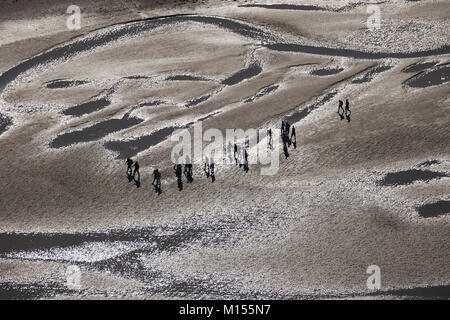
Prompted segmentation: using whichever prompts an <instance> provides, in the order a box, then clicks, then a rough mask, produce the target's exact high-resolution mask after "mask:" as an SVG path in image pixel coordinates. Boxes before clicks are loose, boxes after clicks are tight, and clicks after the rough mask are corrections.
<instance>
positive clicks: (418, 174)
mask: <svg viewBox="0 0 450 320" xmlns="http://www.w3.org/2000/svg"><path fill="white" fill-rule="evenodd" d="M443 177H449V176H448V175H447V174H445V173H441V172H435V171H430V170H417V169H411V170H405V171H399V172H390V173H388V174H386V176H385V177H384V178H383V179H382V180H381V181H380V182H379V183H380V185H382V186H402V185H407V184H411V183H413V182H415V181H430V180H432V179H439V178H443Z"/></svg>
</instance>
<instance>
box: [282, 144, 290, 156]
mask: <svg viewBox="0 0 450 320" xmlns="http://www.w3.org/2000/svg"><path fill="white" fill-rule="evenodd" d="M283 152H284V156H285V157H286V159H287V158H288V157H289V151H288V148H287V144H286V143H283Z"/></svg>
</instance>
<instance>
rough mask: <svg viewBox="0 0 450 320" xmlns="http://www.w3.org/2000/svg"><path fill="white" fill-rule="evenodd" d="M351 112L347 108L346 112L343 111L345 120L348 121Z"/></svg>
mask: <svg viewBox="0 0 450 320" xmlns="http://www.w3.org/2000/svg"><path fill="white" fill-rule="evenodd" d="M351 114H352V112H351V111H350V110H348V112H345V117H346V118H347V121H348V122H350V115H351Z"/></svg>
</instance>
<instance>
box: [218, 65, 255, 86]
mask: <svg viewBox="0 0 450 320" xmlns="http://www.w3.org/2000/svg"><path fill="white" fill-rule="evenodd" d="M261 72H262V68H261V66H260V65H259V64H258V63H252V64H251V65H249V66H248V67H247V68H245V69H242V70H240V71H238V72H236V73H235V74H233V75H231V76H230V77H228V78H227V79H225V80H223V81H222V84H224V85H227V86H233V85H235V84H238V83H240V82H242V81H244V80H246V79H250V78H253V77H256V76H257V75H258V74H260V73H261Z"/></svg>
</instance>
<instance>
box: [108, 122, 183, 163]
mask: <svg viewBox="0 0 450 320" xmlns="http://www.w3.org/2000/svg"><path fill="white" fill-rule="evenodd" d="M175 129H177V128H176V127H167V128H163V129H160V130H157V131H155V132H153V133H151V134H149V135H146V136H142V137H139V138H137V139H133V140H128V141H120V140H119V141H109V142H106V143H105V147H106V148H107V149H109V150H111V151H115V152H118V153H119V154H118V156H117V159H126V158H128V157H129V158H131V157H134V156H135V155H137V154H138V153H139V152H141V151H144V150H146V149H148V148H150V147H152V146H155V145H157V144H159V143H161V142H163V141H164V140H166V139H167V138H168V137H169V136H170V135H171V134H172V133H173V132H174V131H175Z"/></svg>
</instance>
